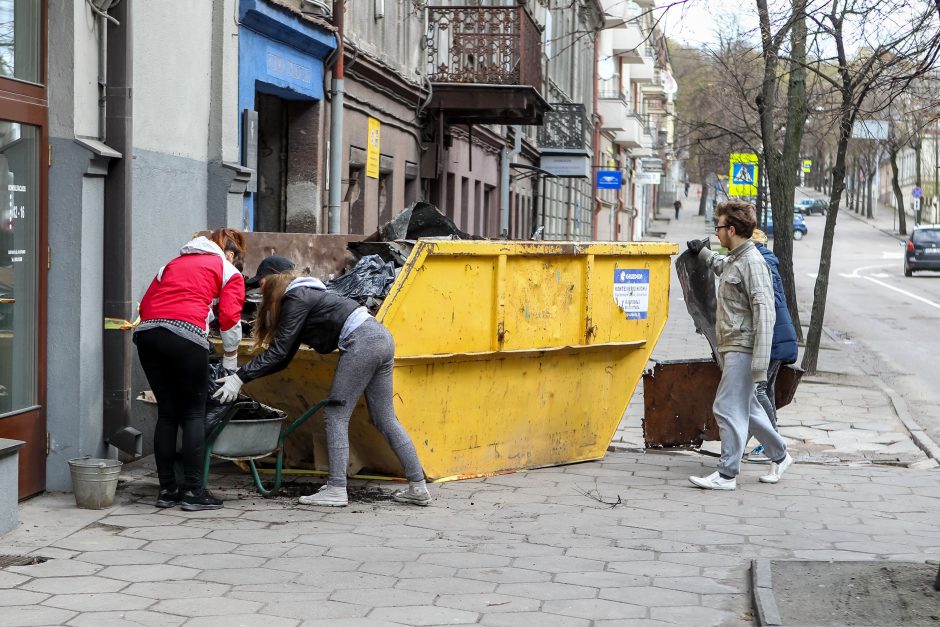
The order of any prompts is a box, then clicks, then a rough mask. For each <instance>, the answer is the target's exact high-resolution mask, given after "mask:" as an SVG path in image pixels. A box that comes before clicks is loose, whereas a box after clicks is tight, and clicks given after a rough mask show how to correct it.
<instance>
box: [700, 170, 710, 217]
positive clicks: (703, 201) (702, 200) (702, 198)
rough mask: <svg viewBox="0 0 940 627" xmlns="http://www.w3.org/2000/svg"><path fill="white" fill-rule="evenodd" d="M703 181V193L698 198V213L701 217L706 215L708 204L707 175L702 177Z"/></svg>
mask: <svg viewBox="0 0 940 627" xmlns="http://www.w3.org/2000/svg"><path fill="white" fill-rule="evenodd" d="M701 181H702V194H701V195H700V196H699V199H698V214H699V216H701V217H703V218H704V217H705V207H706V206H707V204H708V185H706V184H705V177H704V176H703V177H701Z"/></svg>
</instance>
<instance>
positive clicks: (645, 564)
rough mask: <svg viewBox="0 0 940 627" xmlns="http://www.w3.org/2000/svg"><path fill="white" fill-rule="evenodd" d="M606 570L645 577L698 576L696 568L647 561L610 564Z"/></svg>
mask: <svg viewBox="0 0 940 627" xmlns="http://www.w3.org/2000/svg"><path fill="white" fill-rule="evenodd" d="M607 570H608V571H610V572H614V573H627V574H629V575H643V576H645V577H692V576H696V575H698V574H699V568H698V567H697V566H689V565H688V564H674V563H672V562H666V561H658V560H647V561H642V562H611V563H610V564H608V565H607Z"/></svg>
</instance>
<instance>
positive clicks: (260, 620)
mask: <svg viewBox="0 0 940 627" xmlns="http://www.w3.org/2000/svg"><path fill="white" fill-rule="evenodd" d="M298 622H299V621H298V620H297V619H294V618H282V617H280V616H270V615H265V614H223V615H221V616H200V617H198V618H191V619H189V620H188V621H186V627H242V626H244V627H254V626H256V625H264V627H295V626H296V625H297V624H298Z"/></svg>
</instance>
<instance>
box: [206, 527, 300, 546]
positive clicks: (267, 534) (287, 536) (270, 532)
mask: <svg viewBox="0 0 940 627" xmlns="http://www.w3.org/2000/svg"><path fill="white" fill-rule="evenodd" d="M297 535H298V534H296V533H293V532H292V531H291V529H290V527H289V526H288V525H283V526H281V527H279V528H278V529H222V530H219V531H212V532H210V533H209V535H208V536H206V537H207V538H210V539H212V540H221V541H223V542H232V543H235V544H277V543H279V542H291V541H293V540H294V538H296V537H297Z"/></svg>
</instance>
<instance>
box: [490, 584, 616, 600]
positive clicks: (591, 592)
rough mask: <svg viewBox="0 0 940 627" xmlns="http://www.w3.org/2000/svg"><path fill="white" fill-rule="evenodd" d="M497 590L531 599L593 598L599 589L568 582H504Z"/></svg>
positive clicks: (501, 592)
mask: <svg viewBox="0 0 940 627" xmlns="http://www.w3.org/2000/svg"><path fill="white" fill-rule="evenodd" d="M496 592H498V593H500V594H506V595H509V596H518V597H526V598H529V599H593V598H594V597H596V596H597V590H595V589H594V588H589V587H587V586H575V585H572V584H567V583H553V582H544V583H504V584H500V585H499V587H497V588H496Z"/></svg>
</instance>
